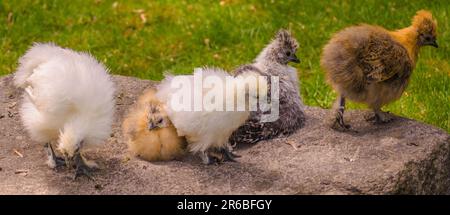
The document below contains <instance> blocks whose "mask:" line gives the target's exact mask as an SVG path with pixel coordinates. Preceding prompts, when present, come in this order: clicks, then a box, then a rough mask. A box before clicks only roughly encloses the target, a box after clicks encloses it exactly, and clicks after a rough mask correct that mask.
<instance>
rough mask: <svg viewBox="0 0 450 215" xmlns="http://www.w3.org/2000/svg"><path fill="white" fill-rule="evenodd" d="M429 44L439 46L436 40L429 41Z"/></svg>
mask: <svg viewBox="0 0 450 215" xmlns="http://www.w3.org/2000/svg"><path fill="white" fill-rule="evenodd" d="M430 46H433V47H435V48H438V47H439V46H438V44H437V41H436V40H433V42H431V43H430Z"/></svg>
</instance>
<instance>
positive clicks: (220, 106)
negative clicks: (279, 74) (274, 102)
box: [157, 68, 267, 164]
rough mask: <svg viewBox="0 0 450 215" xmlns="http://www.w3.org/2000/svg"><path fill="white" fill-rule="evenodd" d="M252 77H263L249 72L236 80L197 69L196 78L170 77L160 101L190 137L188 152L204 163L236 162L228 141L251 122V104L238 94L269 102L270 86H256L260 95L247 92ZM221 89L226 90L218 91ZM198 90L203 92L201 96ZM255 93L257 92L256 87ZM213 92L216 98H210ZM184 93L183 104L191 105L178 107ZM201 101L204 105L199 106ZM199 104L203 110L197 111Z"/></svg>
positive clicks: (222, 73)
mask: <svg viewBox="0 0 450 215" xmlns="http://www.w3.org/2000/svg"><path fill="white" fill-rule="evenodd" d="M252 77H254V78H255V80H256V79H257V78H258V77H259V75H258V74H257V73H254V72H248V73H243V75H240V76H238V77H233V76H231V75H229V74H228V73H227V72H225V71H223V70H221V69H213V68H203V69H197V70H196V71H195V72H194V74H193V75H187V76H175V77H173V76H167V77H166V78H165V79H164V80H163V81H162V82H161V83H160V85H159V86H158V92H157V97H158V98H159V99H160V100H161V101H162V102H163V103H164V104H165V105H166V106H167V108H166V111H167V115H168V116H169V118H170V120H171V121H172V123H173V125H174V126H175V128H176V129H177V133H178V135H179V136H185V137H186V140H187V142H188V149H189V150H190V151H191V152H192V153H198V154H200V157H201V158H202V161H203V163H205V164H212V163H218V162H222V161H234V158H235V157H236V155H234V154H233V153H231V151H230V149H229V147H228V138H229V137H230V135H231V133H232V132H233V131H234V130H236V129H237V128H238V127H239V126H240V125H242V124H243V123H244V122H245V121H246V120H247V118H248V116H249V115H250V110H251V106H250V102H249V103H246V100H245V99H244V100H242V99H237V98H239V96H238V94H241V95H242V93H243V92H247V93H246V95H244V96H245V97H246V96H248V99H249V101H250V99H256V98H257V97H258V94H259V99H261V100H263V99H267V82H260V83H259V84H257V85H256V88H257V90H258V91H259V93H250V90H251V89H249V91H246V89H247V88H246V86H249V85H247V84H245V83H248V82H247V80H251V78H252ZM249 78H250V79H249ZM180 80H181V81H182V82H180ZM258 80H259V79H258ZM211 81H213V82H214V84H215V85H214V87H211V85H210V84H211V83H212V82H211ZM180 83H181V84H182V85H183V86H182V88H180V89H178V88H175V87H177V86H180V85H179V84H180ZM203 85H205V86H206V87H205V86H203ZM219 85H221V86H226V87H222V88H220V87H219V88H217V87H218V86H219ZM208 86H209V87H208ZM196 88H197V89H198V88H199V91H198V92H196ZM252 89H254V90H256V89H255V88H254V87H253V88H252ZM213 92H215V93H216V94H214V95H216V96H212V97H210V96H211V93H213ZM262 92H265V93H262ZM180 93H181V94H183V93H184V94H183V96H182V97H181V98H182V100H183V101H188V102H186V103H183V104H184V105H183V104H177V103H176V102H177V101H179V98H180ZM192 96H193V99H191V98H192ZM240 98H242V97H240ZM198 99H200V103H197V102H198ZM192 100H193V101H194V102H192ZM208 101H209V102H211V101H214V102H211V104H213V103H214V104H216V106H215V105H213V106H215V107H216V109H214V108H211V107H210V106H208V105H207V102H208ZM197 104H199V106H197V107H196V105H197ZM225 105H227V106H226V107H225ZM228 105H230V106H228ZM229 107H231V108H230V109H229ZM239 107H242V109H239Z"/></svg>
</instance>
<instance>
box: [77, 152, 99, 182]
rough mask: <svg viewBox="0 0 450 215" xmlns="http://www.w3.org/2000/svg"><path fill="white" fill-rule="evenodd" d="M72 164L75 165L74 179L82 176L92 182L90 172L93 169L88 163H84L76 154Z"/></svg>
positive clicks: (78, 154) (81, 157) (79, 155)
mask: <svg viewBox="0 0 450 215" xmlns="http://www.w3.org/2000/svg"><path fill="white" fill-rule="evenodd" d="M73 159H74V164H75V176H74V179H77V178H78V177H80V176H82V175H84V176H86V177H87V178H89V179H91V180H93V179H94V178H93V177H92V171H93V170H94V169H95V167H93V166H91V165H89V162H88V161H86V160H85V159H84V158H83V156H82V155H81V154H80V153H79V152H78V153H76V154H75V156H74V158H73Z"/></svg>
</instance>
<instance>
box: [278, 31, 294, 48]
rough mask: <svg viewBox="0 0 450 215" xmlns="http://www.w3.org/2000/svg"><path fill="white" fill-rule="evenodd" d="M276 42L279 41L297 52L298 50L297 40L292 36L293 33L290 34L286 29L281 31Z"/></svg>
mask: <svg viewBox="0 0 450 215" xmlns="http://www.w3.org/2000/svg"><path fill="white" fill-rule="evenodd" d="M275 40H278V41H280V42H281V44H283V45H284V46H285V47H286V46H287V47H290V48H292V49H293V50H296V49H297V48H298V42H297V40H296V39H295V38H294V37H292V36H291V33H289V31H288V30H286V29H283V28H282V29H280V30H279V31H278V33H277V35H276V37H275Z"/></svg>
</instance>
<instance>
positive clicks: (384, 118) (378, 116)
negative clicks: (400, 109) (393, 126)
mask: <svg viewBox="0 0 450 215" xmlns="http://www.w3.org/2000/svg"><path fill="white" fill-rule="evenodd" d="M365 118H366V120H367V121H368V122H372V123H374V124H384V123H388V122H391V121H392V120H394V117H393V116H392V114H390V113H389V112H383V111H374V113H373V114H370V115H367V116H366V117H365Z"/></svg>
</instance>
